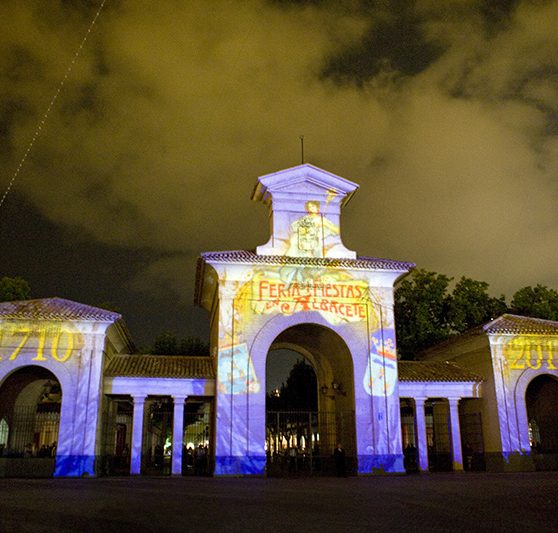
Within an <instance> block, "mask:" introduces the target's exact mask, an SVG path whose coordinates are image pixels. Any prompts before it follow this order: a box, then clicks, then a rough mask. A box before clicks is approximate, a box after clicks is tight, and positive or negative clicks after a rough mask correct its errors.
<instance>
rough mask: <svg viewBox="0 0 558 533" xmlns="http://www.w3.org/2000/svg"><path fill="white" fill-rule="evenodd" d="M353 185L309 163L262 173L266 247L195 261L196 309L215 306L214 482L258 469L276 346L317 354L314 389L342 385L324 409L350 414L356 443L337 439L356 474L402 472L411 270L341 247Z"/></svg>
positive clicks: (257, 195)
mask: <svg viewBox="0 0 558 533" xmlns="http://www.w3.org/2000/svg"><path fill="white" fill-rule="evenodd" d="M356 188H357V185H356V184H354V183H351V182H349V181H347V180H344V179H343V178H340V177H338V176H335V175H333V174H330V173H328V172H325V171H323V170H320V169H317V168H316V167H313V166H311V165H302V166H299V167H295V168H293V169H289V170H286V171H282V172H278V173H275V174H271V175H268V176H264V177H261V178H260V179H259V181H258V184H257V186H256V189H255V191H254V194H253V199H254V200H258V201H262V202H263V203H264V204H265V205H267V206H268V207H269V214H270V222H271V228H272V230H271V236H270V239H269V241H268V242H267V243H266V244H265V245H263V246H260V247H258V248H257V250H256V252H255V253H254V252H245V251H238V252H215V253H205V254H202V263H201V264H202V268H203V274H202V276H203V283H202V286H201V288H200V289H199V290H200V292H201V297H200V301H201V303H202V305H204V306H205V307H206V308H208V309H213V310H215V311H214V313H215V314H214V315H213V322H212V347H213V348H212V350H213V355H214V356H215V358H216V360H217V397H216V404H217V405H216V412H217V417H216V467H215V473H216V474H217V475H227V474H228V475H235V474H262V473H263V472H264V470H265V462H266V450H265V449H264V444H265V440H266V435H265V415H266V412H265V409H266V407H265V392H266V387H265V368H266V358H267V354H268V352H269V350H270V348H271V347H272V345H277V344H281V345H286V344H288V345H289V346H290V347H291V348H294V349H295V350H296V349H297V347H298V348H299V349H300V353H303V354H308V356H309V357H311V358H313V360H314V362H315V363H316V364H317V366H318V368H317V376H318V382H319V384H318V385H319V388H322V389H323V387H324V386H325V387H326V388H327V387H331V384H332V383H337V384H340V385H341V386H342V387H343V394H342V395H341V394H338V395H333V396H332V395H326V396H320V406H319V408H320V410H327V411H333V412H337V413H338V415H339V416H340V415H341V413H342V412H347V411H350V412H354V413H355V419H356V424H355V427H354V428H350V429H351V435H352V437H348V436H347V435H348V433H347V428H344V429H343V433H342V432H341V429H340V427H338V428H337V434H338V438H342V437H343V438H344V439H345V440H346V439H349V440H350V441H351V442H350V443H345V445H346V446H348V447H351V446H352V447H353V448H354V454H355V456H356V457H357V459H358V470H359V472H361V473H368V472H370V473H371V472H373V471H376V470H377V471H386V472H401V471H403V461H402V450H401V437H400V430H399V426H400V418H399V416H400V415H399V398H398V394H397V360H396V348H395V342H396V341H395V336H394V330H395V328H394V322H393V283H394V282H395V280H396V279H397V278H398V277H399V276H401V275H403V274H405V273H406V272H408V270H409V269H410V268H411V267H412V266H413V265H411V264H410V263H400V262H396V261H388V260H379V259H371V258H357V257H356V253H355V252H353V251H351V250H348V249H347V248H345V246H344V245H343V243H342V240H341V231H340V212H341V207H342V206H344V205H345V204H346V203H347V202H348V200H349V199H350V198H351V196H352V194H353V193H354V191H355V190H356ZM312 328H313V329H312ZM321 445H322V447H325V448H326V450H327V449H329V448H331V451H333V449H334V447H335V445H336V443H335V442H333V441H332V442H322V443H321ZM326 450H324V452H325V453H328V452H327V451H326Z"/></svg>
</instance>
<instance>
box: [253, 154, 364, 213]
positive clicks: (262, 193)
mask: <svg viewBox="0 0 558 533" xmlns="http://www.w3.org/2000/svg"><path fill="white" fill-rule="evenodd" d="M356 189H358V185H357V184H356V183H353V182H352V181H349V180H346V179H345V178H342V177H340V176H337V175H335V174H332V173H331V172H327V171H326V170H322V169H321V168H318V167H315V166H314V165H310V164H304V165H298V166H296V167H293V168H288V169H285V170H280V171H279V172H274V173H272V174H266V175H265V176H261V177H260V178H259V179H258V183H257V184H256V187H255V189H254V192H253V194H252V200H256V201H263V202H267V201H268V200H269V197H270V196H271V195H274V194H297V195H310V196H315V197H322V196H323V197H326V196H332V195H333V196H337V197H338V198H339V199H342V201H341V203H342V205H344V204H346V203H347V202H348V200H349V199H350V197H351V196H352V195H353V193H354V192H355V191H356Z"/></svg>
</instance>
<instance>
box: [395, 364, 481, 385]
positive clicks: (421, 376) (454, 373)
mask: <svg viewBox="0 0 558 533" xmlns="http://www.w3.org/2000/svg"><path fill="white" fill-rule="evenodd" d="M398 368H399V381H467V382H469V381H473V382H480V381H483V378H481V377H480V376H477V375H476V374H473V373H472V372H469V371H468V370H465V369H464V368H461V367H460V366H457V365H456V364H455V363H450V362H448V361H428V362H426V361H399V364H398Z"/></svg>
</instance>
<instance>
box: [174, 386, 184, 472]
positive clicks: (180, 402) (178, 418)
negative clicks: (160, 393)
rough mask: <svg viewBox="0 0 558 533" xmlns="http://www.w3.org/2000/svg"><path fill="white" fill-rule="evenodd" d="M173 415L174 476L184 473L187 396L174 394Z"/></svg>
mask: <svg viewBox="0 0 558 533" xmlns="http://www.w3.org/2000/svg"><path fill="white" fill-rule="evenodd" d="M172 398H173V401H174V412H173V416H172V469H171V474H172V475H173V476H181V475H182V437H183V435H184V401H185V400H186V398H187V396H173V397H172Z"/></svg>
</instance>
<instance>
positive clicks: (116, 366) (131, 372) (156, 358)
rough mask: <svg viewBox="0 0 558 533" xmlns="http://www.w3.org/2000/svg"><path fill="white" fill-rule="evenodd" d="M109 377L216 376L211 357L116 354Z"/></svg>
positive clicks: (107, 374) (106, 371)
mask: <svg viewBox="0 0 558 533" xmlns="http://www.w3.org/2000/svg"><path fill="white" fill-rule="evenodd" d="M105 376H107V377H113V376H114V377H116V376H122V377H146V378H151V377H153V378H183V379H184V378H215V370H214V368H213V363H212V361H211V357H199V356H189V355H122V354H120V355H116V356H115V357H114V358H113V359H112V361H111V362H110V363H109V365H108V367H107V369H106V370H105Z"/></svg>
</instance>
